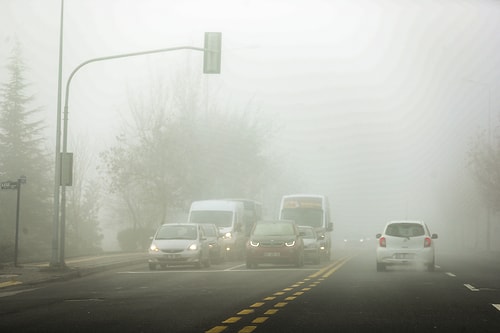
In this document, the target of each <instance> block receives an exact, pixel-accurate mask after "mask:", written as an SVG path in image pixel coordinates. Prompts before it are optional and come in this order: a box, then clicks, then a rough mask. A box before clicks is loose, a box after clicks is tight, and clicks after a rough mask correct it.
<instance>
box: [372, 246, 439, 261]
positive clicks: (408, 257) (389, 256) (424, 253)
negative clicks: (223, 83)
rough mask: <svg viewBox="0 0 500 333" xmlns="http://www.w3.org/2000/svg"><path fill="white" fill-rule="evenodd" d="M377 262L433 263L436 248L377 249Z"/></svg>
mask: <svg viewBox="0 0 500 333" xmlns="http://www.w3.org/2000/svg"><path fill="white" fill-rule="evenodd" d="M377 262H378V263H383V264H386V265H404V264H413V263H420V264H426V265H427V264H432V263H434V249H433V248H424V249H384V248H378V249H377Z"/></svg>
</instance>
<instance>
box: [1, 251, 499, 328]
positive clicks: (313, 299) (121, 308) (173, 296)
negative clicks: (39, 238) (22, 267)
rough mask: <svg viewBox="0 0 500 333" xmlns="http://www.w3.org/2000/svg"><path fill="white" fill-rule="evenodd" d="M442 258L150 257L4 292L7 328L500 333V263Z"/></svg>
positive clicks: (357, 254)
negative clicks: (418, 262) (257, 261)
mask: <svg viewBox="0 0 500 333" xmlns="http://www.w3.org/2000/svg"><path fill="white" fill-rule="evenodd" d="M436 264H437V265H438V267H437V268H436V271H435V272H426V271H424V270H421V269H420V268H418V267H404V268H396V269H389V270H387V271H386V272H378V273H377V272H376V271H375V259H374V253H373V251H359V250H356V249H350V250H349V251H343V252H341V251H336V252H335V256H334V258H333V260H332V261H330V262H327V263H324V262H323V263H321V264H320V265H310V264H309V265H306V266H304V267H303V268H295V267H287V266H283V267H281V266H262V267H259V268H258V269H247V268H246V267H245V265H244V263H243V262H226V263H223V264H218V265H212V266H211V267H210V268H208V269H193V268H190V267H186V268H167V269H165V270H159V271H149V270H148V268H147V264H146V263H144V264H143V265H134V266H129V267H126V268H119V269H115V270H110V271H106V272H102V273H97V274H94V275H89V276H85V277H82V278H78V279H73V280H70V281H61V282H53V283H47V284H43V285H38V286H36V288H29V287H20V288H16V289H12V290H9V291H4V292H0V331H1V332H9V331H17V332H92V331H94V332H104V331H106V332H211V333H216V332H273V333H274V332H333V331H343V332H431V331H432V332H500V305H498V304H500V266H499V265H494V264H493V262H488V261H486V260H485V261H482V260H478V259H477V258H472V257H470V258H467V257H465V258H464V257H462V258H458V257H453V256H447V255H440V256H439V257H438V260H437V263H436ZM496 306H498V308H497V307H496Z"/></svg>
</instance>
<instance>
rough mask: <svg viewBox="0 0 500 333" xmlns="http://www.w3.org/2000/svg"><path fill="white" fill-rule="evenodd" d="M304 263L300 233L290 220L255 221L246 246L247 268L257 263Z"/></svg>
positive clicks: (297, 265)
mask: <svg viewBox="0 0 500 333" xmlns="http://www.w3.org/2000/svg"><path fill="white" fill-rule="evenodd" d="M264 263H266V264H291V265H295V266H296V267H302V266H303V265H304V242H303V240H302V236H301V233H300V231H299V229H298V227H297V225H296V224H295V222H294V221H291V220H272V221H259V222H257V223H256V224H255V225H254V227H253V229H252V232H251V234H250V239H249V240H248V242H247V247H246V265H247V268H256V267H257V266H258V265H259V264H264Z"/></svg>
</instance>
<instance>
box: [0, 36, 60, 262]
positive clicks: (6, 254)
mask: <svg viewBox="0 0 500 333" xmlns="http://www.w3.org/2000/svg"><path fill="white" fill-rule="evenodd" d="M6 68H7V71H8V78H7V82H5V83H2V85H1V87H0V156H1V158H0V180H1V181H7V180H12V181H16V180H17V179H18V178H19V177H20V176H26V178H27V182H26V184H24V185H22V191H21V206H20V218H19V225H20V231H21V232H20V235H19V253H18V254H19V256H18V257H19V259H20V260H21V259H24V260H32V259H36V258H40V257H44V258H46V256H47V255H48V253H49V249H50V248H51V246H50V244H51V243H50V241H51V240H50V235H51V232H50V231H51V224H50V223H51V217H52V212H51V203H52V198H51V180H52V177H51V176H50V175H51V172H52V171H51V170H52V168H51V165H50V162H49V161H50V159H49V155H48V154H47V150H46V148H45V147H44V140H43V136H42V134H43V133H42V131H43V130H44V127H43V122H42V121H41V120H39V119H37V116H38V114H39V111H40V108H37V107H32V102H33V100H34V96H33V95H29V94H28V92H27V90H28V84H27V83H26V80H25V77H24V73H25V71H26V67H25V65H24V62H23V60H22V54H21V47H20V45H19V43H16V45H15V46H14V48H13V50H12V53H11V56H10V57H9V58H8V61H7V66H6ZM16 203H17V196H16V192H15V191H12V190H2V191H1V192H0V260H1V261H10V260H12V258H13V251H14V241H15V220H16Z"/></svg>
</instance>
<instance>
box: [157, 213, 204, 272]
mask: <svg viewBox="0 0 500 333" xmlns="http://www.w3.org/2000/svg"><path fill="white" fill-rule="evenodd" d="M148 263H149V269H150V270H155V269H156V267H157V266H158V265H159V266H160V267H161V268H165V267H167V266H173V265H193V266H195V267H196V268H200V267H201V266H202V265H203V266H204V267H210V252H209V248H208V242H207V239H206V237H205V234H204V232H203V229H202V228H201V227H200V225H198V224H195V223H167V224H163V225H162V226H160V227H159V228H158V230H157V231H156V233H155V235H154V237H153V240H152V242H151V246H150V247H149V259H148Z"/></svg>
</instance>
